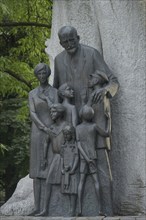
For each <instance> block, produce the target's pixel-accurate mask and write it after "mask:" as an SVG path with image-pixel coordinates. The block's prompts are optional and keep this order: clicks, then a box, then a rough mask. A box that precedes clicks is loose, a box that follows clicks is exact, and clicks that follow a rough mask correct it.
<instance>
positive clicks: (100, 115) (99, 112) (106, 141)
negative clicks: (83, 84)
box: [87, 70, 111, 150]
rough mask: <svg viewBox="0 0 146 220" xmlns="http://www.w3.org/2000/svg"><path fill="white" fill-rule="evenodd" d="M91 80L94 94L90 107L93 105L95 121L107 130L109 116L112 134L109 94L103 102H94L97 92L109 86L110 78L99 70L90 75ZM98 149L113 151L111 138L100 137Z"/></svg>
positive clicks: (90, 100)
mask: <svg viewBox="0 0 146 220" xmlns="http://www.w3.org/2000/svg"><path fill="white" fill-rule="evenodd" d="M90 77H91V78H90V80H89V83H88V86H89V88H91V89H92V93H91V95H90V98H89V100H88V103H87V104H88V105H92V108H93V110H94V118H93V121H94V122H95V123H96V124H97V125H98V126H99V127H103V128H105V126H106V120H107V117H106V114H107V113H108V115H109V124H110V132H111V110H110V100H109V98H110V97H109V94H108V93H107V94H106V95H105V96H104V98H103V102H101V101H100V100H94V94H95V91H97V90H100V89H101V88H104V87H105V86H107V84H108V81H109V80H108V77H107V75H106V74H105V73H104V72H102V71H99V70H96V73H93V74H91V75H90ZM97 147H98V148H106V149H107V150H111V140H110V137H106V138H105V137H102V136H100V135H99V136H98V139H97Z"/></svg>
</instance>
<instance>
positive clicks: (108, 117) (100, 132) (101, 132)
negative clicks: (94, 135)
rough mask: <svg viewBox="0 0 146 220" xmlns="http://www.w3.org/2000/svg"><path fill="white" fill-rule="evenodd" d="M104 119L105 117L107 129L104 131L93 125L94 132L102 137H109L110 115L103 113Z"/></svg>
mask: <svg viewBox="0 0 146 220" xmlns="http://www.w3.org/2000/svg"><path fill="white" fill-rule="evenodd" d="M105 115H106V117H107V125H106V126H107V128H106V130H104V129H102V128H100V127H98V126H97V125H95V129H96V131H97V132H98V133H99V134H100V135H101V136H103V137H109V136H110V115H109V113H108V112H106V113H105Z"/></svg>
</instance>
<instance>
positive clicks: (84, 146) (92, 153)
mask: <svg viewBox="0 0 146 220" xmlns="http://www.w3.org/2000/svg"><path fill="white" fill-rule="evenodd" d="M80 115H81V118H82V123H81V124H80V125H78V126H77V127H76V138H77V145H78V149H79V152H80V182H79V186H78V199H79V216H81V215H82V194H83V186H84V184H85V180H86V174H87V173H88V170H89V173H90V174H91V176H92V178H93V180H94V186H95V192H96V196H97V199H98V204H99V214H100V215H101V204H100V203H101V201H100V193H99V181H98V175H97V153H96V137H97V134H100V135H101V136H104V137H107V136H109V123H108V124H107V125H108V126H107V129H106V130H102V129H101V128H99V127H98V126H97V125H96V124H95V123H93V122H92V119H93V117H94V110H93V109H92V108H91V107H90V106H87V105H85V106H84V107H83V108H82V109H81V112H80ZM107 117H108V118H109V115H108V114H107Z"/></svg>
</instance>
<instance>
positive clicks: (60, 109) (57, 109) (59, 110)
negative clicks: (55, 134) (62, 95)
mask: <svg viewBox="0 0 146 220" xmlns="http://www.w3.org/2000/svg"><path fill="white" fill-rule="evenodd" d="M64 113H65V107H64V106H63V105H61V104H60V103H58V104H53V105H52V106H51V108H50V115H51V118H52V120H53V121H56V119H58V118H63V116H64Z"/></svg>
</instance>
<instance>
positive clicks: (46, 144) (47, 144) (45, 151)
mask: <svg viewBox="0 0 146 220" xmlns="http://www.w3.org/2000/svg"><path fill="white" fill-rule="evenodd" d="M49 142H50V136H49V135H47V137H46V138H45V143H44V159H47V154H48V148H49Z"/></svg>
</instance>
